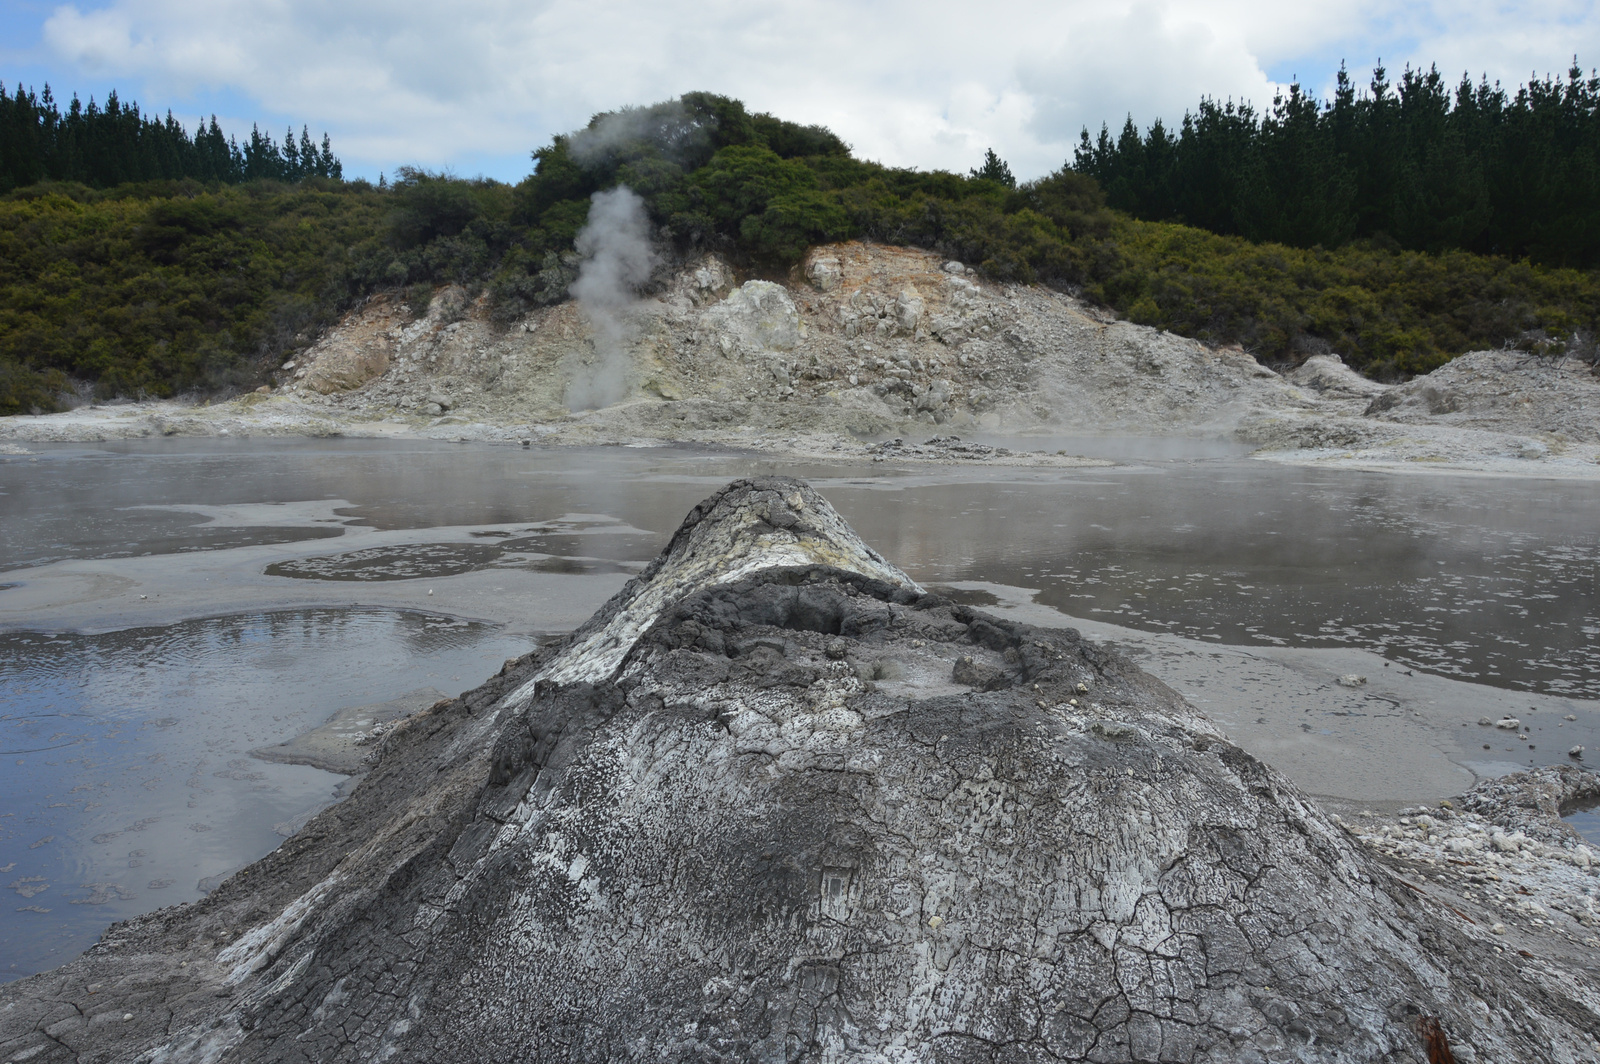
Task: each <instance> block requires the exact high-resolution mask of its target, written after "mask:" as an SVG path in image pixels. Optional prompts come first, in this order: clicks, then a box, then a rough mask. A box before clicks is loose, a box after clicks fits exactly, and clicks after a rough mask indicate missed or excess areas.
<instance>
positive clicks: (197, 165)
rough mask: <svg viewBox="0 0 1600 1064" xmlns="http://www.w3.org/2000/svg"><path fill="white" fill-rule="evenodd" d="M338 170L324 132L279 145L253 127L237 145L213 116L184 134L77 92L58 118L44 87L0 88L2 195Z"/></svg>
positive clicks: (285, 177)
mask: <svg viewBox="0 0 1600 1064" xmlns="http://www.w3.org/2000/svg"><path fill="white" fill-rule="evenodd" d="M343 176H344V167H343V165H342V164H341V163H340V162H339V160H338V159H337V158H335V157H334V154H333V146H332V145H331V144H330V143H329V141H328V135H327V134H326V133H324V134H323V135H322V142H321V144H315V143H313V142H312V140H311V131H310V130H309V129H307V128H306V127H304V126H302V127H301V128H300V138H299V140H296V139H295V135H294V130H293V129H290V130H287V131H285V133H284V135H283V143H282V144H281V145H280V144H279V143H277V142H276V141H274V140H273V139H272V137H271V136H270V135H269V134H265V133H262V132H261V130H260V128H259V127H256V128H252V129H251V131H250V139H249V140H247V141H246V142H245V143H244V144H242V145H241V144H239V143H238V141H237V139H236V138H233V137H224V136H223V133H222V129H221V128H220V127H219V126H218V125H217V117H216V115H212V116H211V122H210V124H209V125H207V124H206V123H204V122H201V123H199V124H198V125H197V126H196V128H195V131H194V135H193V136H190V134H189V131H188V130H186V129H185V128H184V127H183V125H182V124H181V123H180V122H178V120H177V119H175V118H173V117H172V112H171V111H168V112H167V117H166V118H165V119H164V120H163V119H158V118H156V117H154V116H152V115H146V114H143V113H142V112H141V111H140V110H139V105H138V104H137V103H133V102H130V103H126V104H125V103H123V102H122V101H121V100H119V99H118V98H117V93H116V90H115V89H113V90H112V91H111V93H110V94H109V95H107V97H106V102H105V105H104V106H103V107H102V106H100V105H99V104H97V103H96V102H95V100H94V98H93V97H90V99H89V105H88V106H87V107H85V106H84V105H83V104H82V103H81V102H80V101H79V100H78V97H77V96H76V95H74V96H73V97H72V102H71V103H70V104H68V105H67V110H66V113H65V114H63V113H62V112H61V109H60V108H59V107H57V105H56V101H55V97H54V96H52V95H51V92H50V86H49V85H46V86H45V87H44V91H43V92H41V93H37V94H36V93H34V92H33V90H31V89H24V88H22V87H21V86H20V85H19V86H17V88H16V90H15V91H14V92H11V93H7V92H6V87H5V85H4V84H3V83H0V193H4V192H9V191H10V190H12V189H14V188H21V187H23V186H25V185H31V184H34V183H35V182H38V181H73V182H77V183H79V184H83V185H87V186H89V187H90V188H112V187H115V186H116V185H121V184H124V183H126V182H129V181H158V180H163V179H181V178H189V179H191V180H195V181H219V182H222V183H224V184H239V183H240V182H243V181H256V180H261V179H270V180H274V181H300V180H302V179H304V178H308V177H322V178H331V179H333V180H339V179H340V178H341V177H343Z"/></svg>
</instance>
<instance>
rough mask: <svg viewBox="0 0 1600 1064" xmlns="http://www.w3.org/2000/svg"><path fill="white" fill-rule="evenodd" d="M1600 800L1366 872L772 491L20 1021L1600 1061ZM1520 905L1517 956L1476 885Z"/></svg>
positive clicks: (1030, 651)
mask: <svg viewBox="0 0 1600 1064" xmlns="http://www.w3.org/2000/svg"><path fill="white" fill-rule="evenodd" d="M997 598H998V596H997ZM947 669H948V670H949V671H948V672H946V670H947ZM1592 784H1593V779H1592V777H1589V776H1588V775H1587V774H1585V773H1581V772H1578V771H1576V770H1572V769H1567V770H1565V771H1563V772H1550V771H1546V772H1543V773H1539V774H1517V775H1515V776H1512V777H1508V778H1507V779H1506V780H1505V781H1503V783H1494V784H1486V785H1481V786H1480V787H1478V788H1476V789H1475V790H1474V791H1473V792H1472V793H1470V794H1469V795H1467V797H1466V799H1465V800H1464V802H1463V804H1462V808H1461V810H1460V812H1459V814H1457V813H1456V812H1455V811H1450V812H1449V813H1445V812H1441V813H1440V814H1439V816H1438V817H1428V816H1411V815H1408V816H1406V817H1404V818H1402V821H1401V825H1402V826H1403V827H1404V828H1405V829H1407V830H1406V831H1398V830H1397V831H1396V832H1395V833H1390V832H1388V831H1384V832H1382V833H1381V837H1382V838H1384V839H1388V840H1390V841H1389V842H1386V843H1383V844H1381V845H1380V844H1379V843H1378V842H1376V841H1375V842H1373V843H1365V844H1364V843H1363V842H1361V841H1360V836H1359V834H1358V833H1357V832H1354V831H1352V830H1351V829H1350V828H1347V827H1346V826H1345V825H1343V824H1342V823H1341V822H1340V819H1339V818H1337V817H1333V816H1330V815H1329V814H1327V813H1326V812H1324V811H1323V810H1321V809H1319V808H1318V806H1317V805H1316V804H1315V803H1313V802H1311V801H1310V800H1308V799H1307V798H1306V797H1305V796H1304V795H1303V793H1302V792H1301V791H1300V790H1299V789H1298V788H1296V787H1295V785H1294V784H1293V783H1292V782H1291V781H1290V780H1289V779H1287V778H1286V777H1284V776H1282V775H1281V774H1279V773H1278V772H1276V771H1275V770H1274V769H1272V768H1271V767H1270V766H1268V765H1266V764H1264V763H1262V762H1261V761H1259V760H1258V759H1256V758H1255V757H1253V756H1251V755H1250V754H1249V753H1248V752H1247V751H1245V750H1243V749H1241V748H1240V747H1238V746H1236V745H1234V744H1233V743H1231V742H1230V741H1229V740H1228V739H1227V738H1226V737H1225V736H1223V735H1222V734H1221V733H1220V732H1219V731H1218V730H1217V729H1216V727H1215V725H1214V724H1213V723H1212V722H1210V721H1209V720H1207V719H1206V718H1205V717H1204V716H1203V715H1201V714H1200V713H1198V712H1197V711H1196V710H1195V709H1194V708H1193V707H1191V706H1190V705H1188V704H1187V703H1186V702H1185V701H1184V700H1183V699H1182V698H1181V697H1180V696H1178V695H1177V694H1176V693H1175V692H1173V691H1172V690H1171V689H1170V688H1168V687H1166V686H1165V685H1163V684H1162V683H1160V682H1159V681H1158V680H1156V679H1154V678H1153V677H1151V676H1150V675H1148V674H1147V673H1145V672H1143V671H1142V670H1140V669H1139V668H1138V667H1137V666H1135V665H1133V664H1132V663H1131V662H1130V661H1129V660H1128V659H1127V658H1125V657H1124V656H1122V655H1121V654H1118V653H1116V652H1115V651H1112V650H1108V649H1107V648H1105V647H1103V646H1101V645H1099V644H1097V643H1096V642H1094V641H1093V640H1090V639H1085V638H1084V637H1083V636H1082V635H1081V634H1080V633H1078V632H1077V631H1073V630H1070V629H1060V628H1040V627H1034V626H1031V625H1029V624H1026V623H1022V622H1020V621H1017V620H1013V619H1008V618H1006V617H1002V616H997V615H993V614H989V613H986V612H984V611H980V610H975V609H973V608H972V607H969V606H963V605H959V604H956V603H953V602H951V601H950V600H949V599H947V598H944V597H942V596H939V595H937V594H926V593H924V592H923V591H922V589H920V588H918V587H917V586H916V584H915V583H914V582H913V581H912V580H911V579H910V578H908V577H907V576H906V575H905V574H903V573H901V572H900V571H899V570H898V569H897V568H896V567H895V566H894V565H893V564H892V563H890V562H889V561H887V560H886V559H885V558H884V557H883V556H882V555H879V554H878V553H877V552H875V551H873V550H872V549H871V548H870V547H868V546H866V545H865V544H864V543H862V542H861V541H860V540H859V539H858V538H856V537H855V536H854V535H853V534H852V533H850V531H849V530H848V528H846V527H845V526H844V524H843V522H842V521H841V520H840V519H839V518H838V516H837V515H836V514H835V513H834V512H833V511H832V509H831V508H830V507H829V506H828V505H827V503H826V502H825V501H823V500H822V499H821V498H820V497H819V496H817V495H816V494H815V493H813V492H811V491H809V490H808V489H806V488H805V487H804V486H803V485H800V484H798V483H796V482H794V481H791V480H783V479H770V480H760V481H755V482H747V483H740V484H735V485H732V486H730V488H729V489H728V490H727V491H725V492H719V493H717V494H716V495H714V496H713V497H711V498H710V499H708V500H706V502H705V503H704V504H702V505H701V506H698V507H696V508H695V509H694V510H693V511H691V513H690V515H689V517H688V518H687V519H686V520H685V521H684V523H683V525H682V527H681V528H680V529H679V531H678V532H677V534H675V535H674V536H673V538H672V540H671V543H670V544H669V547H668V548H667V550H665V551H664V552H663V553H662V555H661V556H660V557H659V558H658V559H657V560H656V561H654V562H652V563H651V565H650V566H649V567H647V568H646V570H645V571H644V572H643V573H642V574H641V576H640V577H639V578H638V579H637V580H635V581H632V582H630V583H629V584H628V585H627V586H626V587H625V588H624V589H623V591H622V592H621V593H620V594H618V595H617V596H615V597H614V598H613V599H612V600H610V601H609V602H608V603H607V604H606V605H605V606H604V607H603V608H602V609H601V610H600V611H599V612H597V613H596V614H595V615H594V617H592V618H591V619H590V620H589V621H588V622H587V623H585V624H584V625H583V626H582V627H580V628H579V629H578V630H577V631H576V632H575V633H573V634H572V636H571V637H570V638H568V639H565V640H561V641H559V642H554V643H552V644H551V645H549V646H547V647H545V648H544V649H542V650H541V651H540V652H538V653H535V654H531V655H527V656H525V657H523V658H520V659H517V660H514V661H510V662H507V663H506V665H505V666H504V667H503V668H502V669H501V670H500V671H499V672H498V673H497V674H496V675H495V676H494V677H493V678H491V679H490V680H489V681H488V682H487V683H485V684H483V685H481V686H480V687H478V688H476V689H474V690H472V691H469V692H466V693H464V694H463V695H462V696H461V697H460V698H458V699H453V700H450V701H447V702H446V703H445V704H443V705H439V706H435V707H434V708H433V709H431V710H429V711H427V712H425V713H423V714H419V715H416V716H413V717H411V718H409V719H408V721H407V722H406V723H404V724H402V725H400V726H398V727H396V728H395V729H394V730H393V731H391V732H390V733H389V734H388V735H387V736H386V737H385V738H384V740H383V742H382V744H381V746H380V749H379V756H378V758H377V760H376V763H375V764H374V765H373V767H372V769H371V771H370V772H368V773H367V775H366V776H364V777H363V778H362V780H361V781H360V782H359V783H358V784H357V785H356V786H355V788H354V791H353V793H352V795H351V796H350V798H349V799H348V800H347V801H346V802H345V803H342V804H340V805H336V806H334V807H332V808H330V809H328V810H326V811H325V812H323V813H322V814H320V815H319V816H317V817H315V818H314V819H313V820H312V821H311V822H310V823H308V824H307V825H306V827H305V829H304V830H303V831H302V832H300V833H299V834H297V835H296V836H295V837H294V838H292V839H291V840H289V841H288V842H287V843H286V844H285V845H284V846H283V847H281V848H280V849H279V850H278V851H276V852H275V853H273V854H272V855H270V856H269V857H267V858H266V859H265V860H263V861H261V862H259V863H257V864H256V865H254V866H252V867H251V868H249V869H246V870H245V871H243V872H242V873H241V874H239V875H237V876H235V877H233V878H232V879H230V880H228V881H227V882H226V883H224V884H222V885H221V886H220V887H219V888H218V889H217V890H216V891H214V892H213V893H212V894H211V895H209V896H208V897H207V898H206V899H205V900H203V901H202V902H200V903H198V904H195V905H192V906H188V907H185V908H182V909H174V910H168V911H166V912H163V913H159V914H153V915H151V916H149V917H145V918H141V919H139V920H136V921H133V922H131V923H129V924H126V925H122V926H119V927H117V928H115V929H113V931H112V932H111V933H110V934H109V935H108V936H107V939H106V941H105V942H103V943H102V944H101V945H100V946H99V947H97V948H96V950H94V951H93V952H92V953H90V954H89V955H87V956H85V957H84V958H82V959H80V960H79V961H77V962H74V963H73V964H71V965H68V966H66V967H64V968H62V969H60V970H58V971H56V972H53V973H50V974H48V975H44V976H38V977H35V978H33V979H29V980H25V981H22V982H20V983H16V984H11V985H10V986H8V987H5V988H3V989H0V1053H5V1054H8V1055H10V1056H12V1057H17V1056H23V1055H25V1056H26V1058H27V1059H37V1060H39V1061H44V1062H49V1064H53V1062H55V1061H67V1060H80V1059H86V1058H104V1059H132V1060H140V1061H151V1062H153V1061H157V1060H159V1061H172V1062H178V1061H201V1060H205V1061H211V1062H215V1061H223V1060H227V1061H254V1060H261V1061H267V1060H271V1061H284V1060H304V1061H311V1060H317V1061H335V1060H352V1061H354V1060H379V1059H407V1060H409V1059H429V1060H438V1061H454V1060H462V1061H465V1060H479V1059H484V1058H485V1057H493V1058H496V1059H501V1058H504V1059H523V1060H538V1061H577V1060H596V1059H608V1060H609V1059H638V1060H657V1059H707V1058H712V1059H717V1058H720V1059H737V1060H772V1061H779V1060H788V1061H798V1060H818V1061H821V1060H832V1059H838V1060H847V1059H848V1060H854V1059H884V1060H904V1061H911V1060H939V1059H943V1060H963V1061H983V1062H986V1064H1000V1062H1002V1061H1005V1062H1013V1061H1038V1062H1041V1064H1042V1062H1044V1061H1048V1060H1062V1059H1066V1060H1167V1061H1175V1062H1201V1061H1204V1062H1215V1064H1222V1062H1225V1061H1226V1062H1232V1061H1240V1060H1254V1061H1267V1060H1282V1059H1295V1060H1302V1061H1322V1060H1326V1061H1330V1062H1332V1061H1340V1062H1373V1064H1376V1062H1379V1061H1383V1062H1386V1064H1394V1062H1400V1061H1406V1062H1416V1064H1422V1062H1424V1061H1429V1062H1432V1064H1437V1062H1438V1061H1440V1060H1460V1061H1464V1062H1467V1064H1474V1062H1476V1061H1534V1060H1539V1061H1545V1060H1549V1061H1559V1062H1562V1064H1589V1062H1593V1061H1594V1060H1596V1059H1597V1057H1600V1045H1597V1044H1596V1042H1595V1034H1594V1032H1595V1031H1596V1029H1597V1028H1600V970H1597V967H1596V964H1595V958H1594V954H1593V953H1592V952H1589V951H1591V950H1592V949H1593V948H1594V947H1593V946H1591V945H1590V944H1588V943H1586V942H1579V941H1577V940H1576V938H1575V936H1576V935H1578V934H1581V933H1582V930H1583V929H1584V928H1586V927H1587V925H1586V924H1585V923H1584V921H1585V920H1588V919H1592V918H1593V915H1594V913H1593V911H1592V909H1589V908H1586V907H1585V906H1587V905H1588V904H1589V901H1590V900H1592V898H1593V893H1592V885H1593V884H1592V879H1593V877H1594V876H1595V875H1596V874H1597V871H1596V870H1597V862H1596V860H1595V857H1594V855H1593V854H1592V853H1591V851H1589V850H1588V849H1587V848H1585V847H1583V846H1582V845H1581V844H1580V843H1579V842H1578V840H1577V839H1576V838H1575V837H1573V836H1572V835H1571V832H1570V830H1569V829H1566V828H1564V827H1562V825H1561V824H1560V823H1559V821H1558V820H1556V812H1557V808H1556V807H1557V806H1558V805H1559V803H1560V802H1562V801H1563V800H1565V796H1569V795H1570V796H1581V795H1592V794H1593V793H1594V792H1595V787H1594V786H1593V785H1592ZM1378 837H1379V835H1378V834H1374V838H1378ZM1485 846H1487V847H1488V849H1489V851H1492V852H1489V853H1487V854H1486V855H1485V856H1482V857H1481V858H1474V859H1470V860H1469V859H1468V858H1467V857H1466V856H1465V855H1468V854H1470V853H1472V852H1476V851H1474V847H1476V848H1477V851H1482V850H1483V848H1484V847H1485ZM1389 851H1393V852H1392V853H1390V852H1389ZM1435 852H1439V853H1455V854H1460V855H1463V856H1462V857H1461V858H1460V860H1459V863H1460V864H1461V865H1463V866H1465V868H1464V869H1463V870H1461V871H1452V872H1451V873H1450V875H1449V876H1447V875H1446V874H1445V873H1444V872H1443V871H1439V872H1438V873H1437V880H1435V879H1433V878H1429V877H1430V876H1431V875H1432V874H1433V873H1432V871H1431V870H1433V869H1436V868H1438V865H1437V864H1436V862H1437V861H1438V860H1439V859H1440V858H1438V857H1436V856H1434V854H1435ZM1535 866H1537V867H1535ZM1524 867H1526V868H1527V869H1528V870H1527V871H1526V872H1524V871H1523V868H1524ZM1514 877H1515V878H1514ZM1419 880H1420V881H1419ZM1518 881H1522V882H1539V883H1540V884H1542V886H1541V887H1540V890H1542V891H1544V892H1543V893H1538V894H1537V897H1532V896H1531V895H1534V894H1535V890H1534V889H1533V888H1526V894H1527V895H1529V897H1527V898H1526V903H1525V904H1524V905H1523V906H1522V908H1520V909H1518V910H1517V912H1518V917H1519V919H1518V922H1517V926H1516V927H1514V928H1508V927H1506V926H1501V925H1498V924H1497V925H1495V926H1489V924H1488V923H1487V921H1485V920H1482V919H1479V918H1478V917H1475V916H1473V915H1472V914H1473V913H1474V912H1476V913H1478V914H1479V916H1480V917H1481V916H1482V915H1483V914H1484V912H1485V910H1484V909H1481V908H1476V907H1462V906H1458V905H1455V904H1454V902H1452V901H1451V900H1450V899H1451V898H1452V897H1454V895H1453V894H1451V893H1448V892H1447V888H1448V890H1449V891H1455V890H1458V889H1464V887H1463V885H1467V886H1470V887H1471V888H1478V887H1480V886H1481V885H1482V884H1485V883H1487V884H1491V885H1507V886H1508V885H1509V884H1510V883H1514V882H1518ZM1436 883H1437V885H1436ZM1485 889H1487V888H1485ZM1490 900H1491V901H1492V903H1493V904H1495V905H1499V904H1501V896H1500V895H1499V894H1498V893H1497V894H1496V895H1495V896H1494V898H1492V899H1490ZM1542 902H1548V903H1549V904H1550V905H1551V906H1556V905H1559V906H1560V907H1561V909H1560V912H1559V915H1556V914H1554V913H1552V912H1551V911H1550V910H1549V909H1545V908H1542V906H1541V907H1540V908H1539V909H1537V910H1536V909H1535V908H1534V906H1536V905H1539V904H1540V903H1542ZM1486 904H1488V903H1486ZM1468 905H1469V906H1471V905H1472V903H1471V902H1470V900H1469V901H1468ZM1575 929H1576V930H1575ZM1596 941H1597V942H1600V940H1596Z"/></svg>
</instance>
